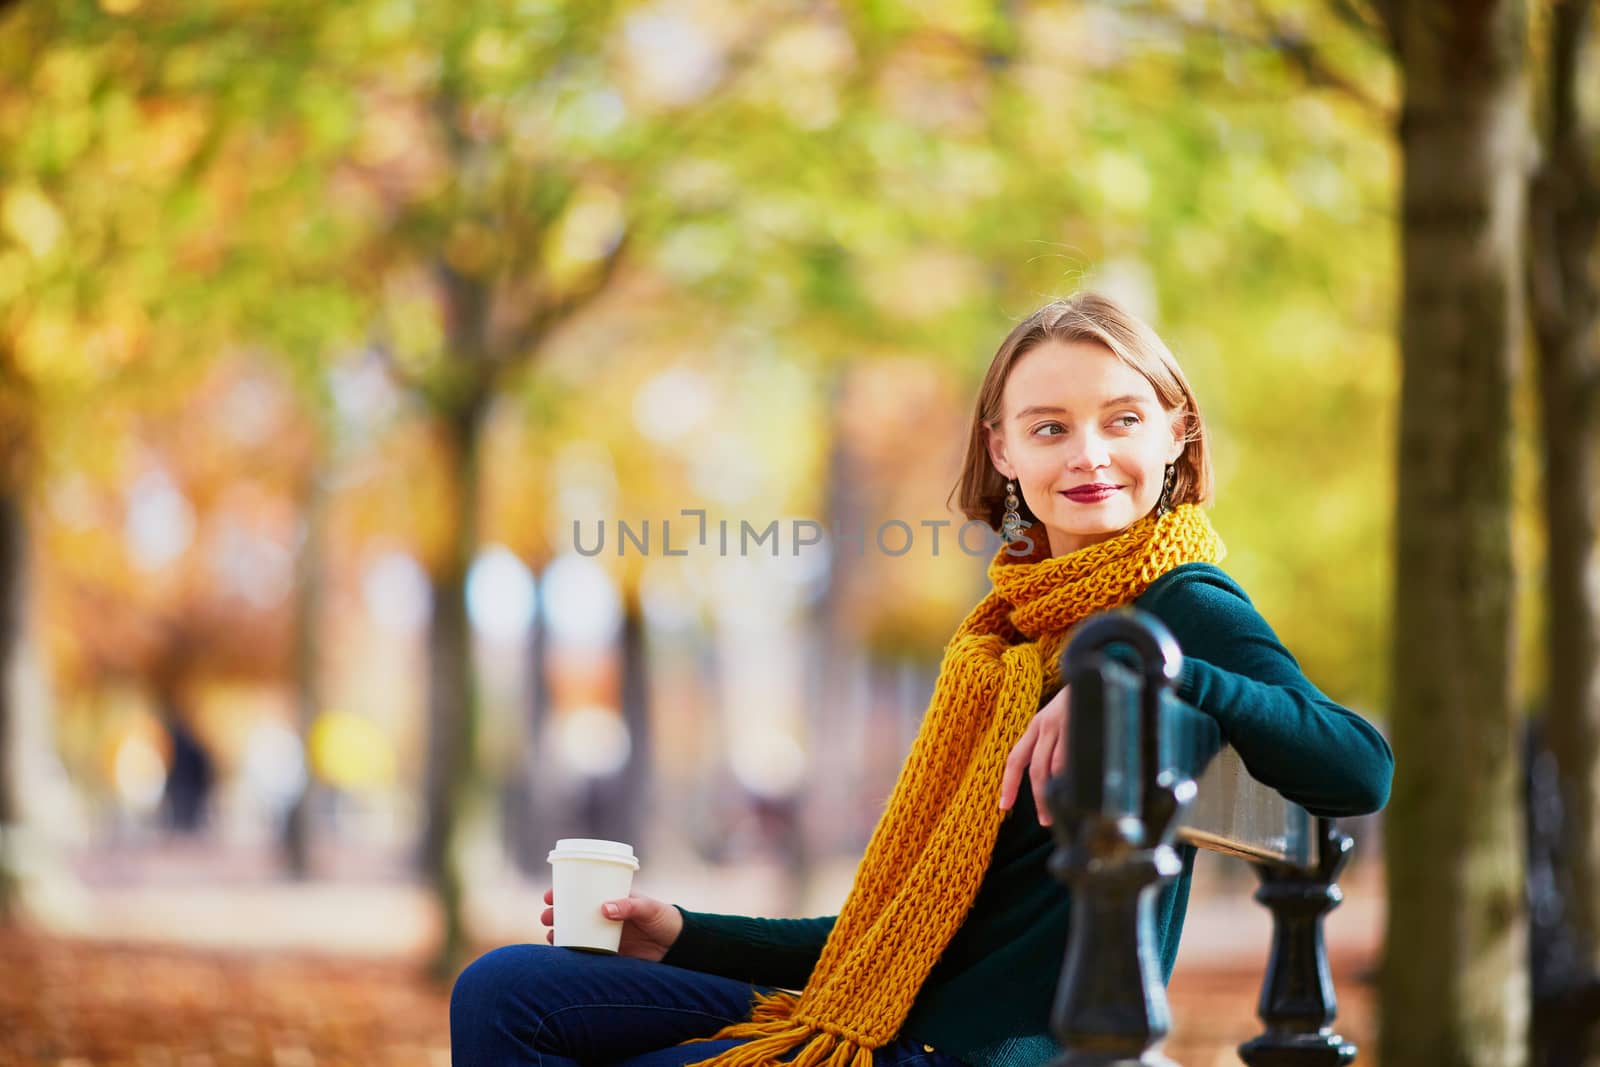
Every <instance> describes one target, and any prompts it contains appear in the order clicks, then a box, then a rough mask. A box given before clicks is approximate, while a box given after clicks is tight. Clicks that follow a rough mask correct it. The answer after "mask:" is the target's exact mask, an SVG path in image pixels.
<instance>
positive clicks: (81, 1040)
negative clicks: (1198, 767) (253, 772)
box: [0, 929, 1372, 1067]
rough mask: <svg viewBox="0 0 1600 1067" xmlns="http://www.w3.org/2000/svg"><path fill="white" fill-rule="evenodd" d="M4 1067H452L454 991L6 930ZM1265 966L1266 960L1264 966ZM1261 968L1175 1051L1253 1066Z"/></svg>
mask: <svg viewBox="0 0 1600 1067" xmlns="http://www.w3.org/2000/svg"><path fill="white" fill-rule="evenodd" d="M0 961H3V963H0V967H3V975H0V978H3V980H0V1067H23V1065H26V1067H36V1065H48V1067H447V1065H448V1064H449V1063H450V1053H449V1047H450V1034H449V1010H448V1009H449V993H448V991H447V990H446V989H444V988H443V987H441V986H437V985H433V984H431V983H429V982H428V981H427V980H426V979H425V978H424V977H423V976H422V972H421V967H420V965H419V964H417V963H413V962H407V961H372V960H349V959H340V958H325V957H318V956H308V955H264V954H245V953H226V952H217V951H200V950H194V949H187V948H182V947H177V946H165V945H147V944H114V943H105V942H91V941H76V940H69V939H64V938H58V937H51V936H47V935H43V934H39V933H36V932H29V931H25V930H16V929H12V930H5V929H0ZM1264 962H1265V961H1263V963H1264ZM1340 962H1341V961H1335V968H1334V973H1335V975H1336V977H1337V980H1338V986H1339V994H1340V998H1341V999H1340V1019H1339V1025H1338V1029H1339V1030H1340V1032H1341V1033H1343V1034H1344V1036H1345V1037H1346V1038H1349V1039H1350V1040H1353V1041H1355V1042H1357V1043H1358V1044H1360V1045H1362V1046H1363V1051H1364V1055H1363V1056H1362V1057H1361V1060H1358V1061H1357V1062H1358V1063H1359V1062H1362V1061H1366V1062H1372V1050H1371V1049H1370V1047H1367V1046H1369V1045H1370V1042H1371V1040H1372V1027H1371V997H1370V993H1369V989H1368V987H1367V986H1366V985H1364V984H1362V983H1360V982H1358V981H1356V978H1357V970H1358V968H1357V966H1355V965H1345V966H1340ZM1260 981H1261V972H1260V970H1258V969H1239V968H1230V969H1194V970H1186V969H1185V968H1183V967H1182V966H1181V965H1180V966H1179V968H1178V972H1177V973H1176V974H1175V975H1174V978H1173V983H1172V988H1171V999H1172V1010H1173V1015H1174V1019H1175V1026H1174V1030H1173V1035H1172V1038H1171V1039H1170V1040H1169V1041H1168V1042H1167V1045H1166V1052H1167V1054H1168V1055H1169V1056H1171V1057H1172V1058H1173V1059H1174V1060H1176V1061H1177V1062H1178V1063H1180V1064H1182V1065H1183V1067H1223V1065H1233V1064H1237V1063H1238V1062H1239V1060H1238V1057H1237V1055H1236V1054H1235V1052H1234V1049H1235V1046H1237V1045H1238V1044H1239V1042H1241V1041H1244V1040H1247V1039H1248V1038H1250V1037H1252V1036H1254V1035H1255V1034H1257V1033H1259V1032H1260V1031H1261V1024H1260V1022H1259V1021H1258V1020H1257V1019H1256V1017H1255V1009H1256V998H1257V996H1258V994H1259V988H1260Z"/></svg>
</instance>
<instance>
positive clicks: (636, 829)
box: [603, 583, 654, 842]
mask: <svg viewBox="0 0 1600 1067" xmlns="http://www.w3.org/2000/svg"><path fill="white" fill-rule="evenodd" d="M619 644H620V653H621V660H622V663H621V667H622V670H621V674H622V685H621V693H620V699H619V701H618V703H619V704H620V707H621V711H622V724H623V725H624V726H626V727H627V729H628V742H629V744H628V762H627V763H626V764H624V765H623V767H622V770H621V771H620V772H619V774H618V775H617V776H616V778H615V779H614V780H613V781H612V782H610V783H608V792H609V793H610V794H611V798H610V803H609V804H608V805H607V807H608V808H609V812H608V815H607V820H606V824H607V825H606V827H603V829H606V832H608V833H614V834H615V835H616V839H617V840H619V841H631V842H638V840H639V833H640V831H641V829H642V823H643V814H644V811H645V806H646V798H647V797H648V796H649V795H650V771H651V767H652V766H653V765H654V760H653V759H652V758H651V753H650V749H651V731H650V646H649V642H648V641H647V640H646V639H645V625H644V605H643V604H642V603H641V602H640V599H639V589H638V585H637V583H635V584H633V585H632V586H631V587H630V588H627V589H624V590H623V591H622V633H621V635H620V638H619Z"/></svg>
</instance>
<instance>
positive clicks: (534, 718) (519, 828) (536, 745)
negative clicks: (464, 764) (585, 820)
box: [501, 564, 555, 878]
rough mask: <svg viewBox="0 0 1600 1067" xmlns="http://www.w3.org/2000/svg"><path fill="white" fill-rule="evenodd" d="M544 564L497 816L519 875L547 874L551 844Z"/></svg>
mask: <svg viewBox="0 0 1600 1067" xmlns="http://www.w3.org/2000/svg"><path fill="white" fill-rule="evenodd" d="M545 573H546V572H545V568H544V567H543V566H539V565H537V564H536V565H535V577H534V611H533V617H532V618H531V619H530V620H528V690H527V699H528V705H527V715H526V717H525V718H524V720H523V734H522V749H521V751H520V752H519V753H518V754H517V760H516V764H515V770H514V771H513V772H512V774H511V778H510V780H509V781H508V782H507V783H506V787H505V790H504V792H503V796H504V806H503V810H502V813H501V814H502V820H503V822H504V825H505V848H506V853H507V855H509V856H510V857H511V860H512V862H513V863H515V864H516V867H517V869H518V870H519V871H521V872H522V873H523V874H526V875H531V876H534V877H536V878H545V877H548V876H549V870H550V868H549V867H548V866H547V864H546V859H545V857H546V855H547V854H548V853H549V851H550V848H551V847H552V846H553V845H554V843H555V842H554V839H553V838H547V833H546V825H547V823H548V821H549V820H548V818H547V814H546V809H547V807H548V804H547V801H548V800H549V796H550V791H549V790H548V789H545V788H543V786H544V779H543V777H542V775H541V773H540V768H541V767H542V766H544V764H545V760H544V734H545V722H546V721H547V720H548V718H549V715H550V676H549V669H548V668H549V659H550V656H549V646H550V636H549V630H548V629H547V628H546V626H545V618H544V614H545V613H544V598H545V590H544V580H545Z"/></svg>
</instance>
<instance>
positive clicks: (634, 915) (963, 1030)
mask: <svg viewBox="0 0 1600 1067" xmlns="http://www.w3.org/2000/svg"><path fill="white" fill-rule="evenodd" d="M1210 490H1211V467H1210V460H1209V457H1208V455H1207V451H1206V432H1205V424H1204V423H1203V422H1202V420H1201V417H1200V408H1199V405H1198V404H1197V403H1196V402H1195V398H1194V395H1193V393H1192V392H1191V391H1190V389H1189V385H1188V383H1187V382H1186V381H1185V380H1184V376H1183V372H1182V371H1181V370H1180V369H1179V367H1178V364H1177V362H1176V361H1175V360H1174V359H1173V357H1172V354H1171V353H1170V352H1169V351H1168V350H1167V347H1166V346H1165V345H1164V344H1163V343H1162V342H1161V340H1160V338H1158V337H1157V336H1156V335H1155V333H1154V332H1153V331H1152V330H1151V329H1150V328H1149V327H1148V326H1146V325H1145V324H1144V323H1142V322H1140V321H1139V320H1138V319H1136V318H1135V317H1133V316H1132V315H1130V314H1128V313H1127V312H1126V311H1124V310H1123V309H1121V308H1120V307H1118V306H1117V305H1116V304H1114V303H1113V302H1112V301H1110V300H1107V299H1106V298H1104V297H1101V296H1097V295H1094V294H1091V293H1080V294H1078V295H1076V296H1074V297H1072V298H1071V299H1068V300H1062V301H1056V302H1054V303H1051V304H1049V305H1048V306H1046V307H1044V308H1041V309H1040V310H1039V311H1037V312H1035V313H1034V314H1033V315H1030V316H1029V317H1028V318H1027V319H1026V320H1025V321H1023V322H1022V323H1021V324H1019V325H1018V326H1017V327H1016V328H1015V329H1014V330H1012V331H1011V333H1010V335H1009V336H1008V337H1007V338H1006V339H1005V341H1004V342H1003V343H1002V344H1001V345H1000V348H999V351H998V352H997V353H996V354H995V357H994V361H993V362H992V363H991V364H990V367H989V371H988V374H987V376H986V377H985V378H984V382H983V386H982V389H981V390H980V392H979V394H978V403H977V411H976V413H975V415H974V418H973V423H972V432H971V438H970V441H969V443H968V449H967V458H966V463H965V466H964V470H963V472H962V475H961V480H960V482H959V483H958V485H957V486H956V489H955V493H954V494H953V495H955V496H957V497H958V499H959V503H960V506H961V509H962V511H964V512H965V513H966V514H967V515H968V516H970V517H972V518H977V519H981V520H983V521H986V522H988V523H989V524H990V525H992V526H993V527H994V528H995V529H997V530H1000V531H1001V533H1002V535H1003V536H1005V537H1007V539H1008V540H1007V543H1006V545H1004V546H1003V547H1002V548H1001V549H1000V550H999V551H998V552H997V553H996V555H995V558H994V560H993V562H991V563H990V565H989V577H990V580H991V581H992V583H993V589H992V590H991V591H990V592H989V593H988V594H987V595H986V596H985V597H984V598H983V599H982V600H981V601H980V602H979V603H978V604H977V606H976V607H974V608H973V609H972V611H971V612H970V613H969V614H968V616H967V618H966V619H965V620H964V621H963V622H962V623H961V625H960V626H959V627H958V628H957V629H956V632H955V634H954V636H953V637H952V638H951V640H950V643H949V645H948V646H947V647H946V649H945V655H944V659H943V662H942V664H941V666H940V671H939V679H938V682H937V684H936V685H935V687H934V693H933V698H932V700H931V701H930V703H929V706H928V710H927V713H926V715H925V716H924V718H923V722H922V726H921V728H920V730H919V733H918V735H917V738H916V741H915V742H914V744H913V745H912V749H911V753H910V755H909V756H908V757H907V759H906V762H905V765H904V767H903V768H902V770H901V772H900V779H899V781H898V783H897V784H896V786H895V790H894V793H893V795H892V796H891V797H890V800H889V804H888V807H887V810H886V811H885V812H884V814H883V816H882V818H881V819H880V820H879V823H878V826H877V829H876V830H875V831H874V832H873V835H872V839H871V841H870V842H869V844H868V846H867V851H866V854H865V855H864V856H863V858H862V860H861V864H860V866H859V867H858V869H857V872H856V878H855V884H854V885H853V886H852V888H851V890H850V894H849V896H848V898H847V899H846V900H845V903H844V906H843V908H842V909H841V910H840V912H839V914H838V915H837V916H828V917H823V918H815V919H758V918H747V917H743V916H729V915H709V914H701V913H696V912H691V911H684V910H682V909H680V908H677V907H673V906H669V905H666V904H663V903H662V902H660V901H657V900H652V899H650V898H648V897H644V896H633V897H630V898H629V899H626V900H618V901H614V902H611V903H608V904H607V905H605V908H604V910H605V911H606V913H607V914H608V915H610V916H611V917H612V918H618V919H621V920H623V923H624V926H623V937H622V947H621V952H620V954H619V955H618V956H614V957H613V956H594V955H588V954H585V953H581V952H573V951H566V950H561V949H555V948H550V947H547V946H543V945H538V946H534V945H520V946H510V947H506V948H501V949H497V950H495V951H494V952H491V953H489V954H488V955H486V956H484V957H483V958H482V959H480V960H478V961H477V962H476V963H474V964H473V965H472V966H471V967H469V968H467V970H466V971H465V972H464V973H463V974H462V975H461V978H460V979H459V980H458V981H457V983H456V987H455V992H454V995H453V996H452V998H451V1005H450V1027H451V1043H452V1049H453V1053H454V1061H455V1064H456V1067H504V1065H510V1064H544V1065H569V1064H574V1063H583V1064H627V1065H628V1067H678V1065H683V1064H693V1063H698V1062H701V1061H711V1062H714V1063H716V1064H718V1065H719V1067H747V1065H760V1064H775V1063H784V1062H788V1063H793V1064H797V1065H799V1067H818V1065H822V1064H826V1065H829V1067H846V1065H848V1067H873V1065H877V1067H893V1065H900V1064H905V1065H909V1064H926V1065H927V1067H943V1065H949V1064H956V1063H966V1064H970V1065H973V1067H1027V1065H1032V1064H1043V1063H1045V1062H1047V1061H1048V1060H1050V1059H1051V1058H1053V1057H1054V1056H1055V1055H1056V1053H1057V1052H1058V1051H1059V1050H1058V1049H1057V1047H1056V1045H1055V1043H1054V1042H1053V1041H1052V1040H1051V1038H1050V1036H1049V1020H1050V1008H1051V1002H1052V998H1053V995H1054V991H1055V986H1056V980H1057V977H1058V975H1059V971H1060V967H1061V960H1062V954H1063V950H1064V947H1065V944H1066V936H1067V927H1068V914H1069V910H1070V905H1071V901H1070V899H1069V897H1068V895H1067V894H1066V893H1065V892H1064V891H1063V889H1062V888H1061V886H1060V885H1059V884H1058V883H1057V882H1056V881H1055V880H1054V879H1052V877H1051V876H1050V874H1049V873H1048V871H1047V869H1046V862H1047V860H1048V858H1049V856H1050V853H1051V851H1052V848H1053V842H1052V840H1051V836H1050V833H1049V831H1047V830H1046V829H1044V827H1045V826H1046V825H1048V823H1049V821H1050V820H1049V814H1048V812H1047V811H1046V810H1045V806H1044V803H1043V800H1044V790H1045V784H1046V782H1047V781H1048V779H1049V777H1050V776H1051V775H1052V774H1054V773H1056V772H1057V771H1059V770H1061V768H1062V767H1063V766H1064V765H1065V751H1064V747H1063V746H1064V744H1065V737H1066V731H1065V722H1066V711H1067V691H1066V689H1065V688H1064V687H1063V686H1062V684H1061V681H1060V679H1059V678H1058V677H1056V674H1057V662H1058V660H1059V659H1060V654H1061V651H1062V650H1063V649H1064V648H1065V646H1066V642H1067V638H1068V635H1069V633H1070V632H1071V629H1072V627H1073V626H1074V625H1075V624H1076V623H1077V622H1079V621H1080V620H1082V619H1084V618H1086V617H1088V616H1089V615H1092V614H1094V613H1096V612H1099V611H1103V610H1106V609H1108V608H1113V607H1116V606H1118V605H1122V604H1136V605H1138V606H1139V607H1140V608H1142V609H1144V610H1146V611H1149V612H1151V613H1152V614H1154V615H1156V616H1157V617H1158V618H1160V619H1161V620H1162V621H1163V622H1165V623H1166V624H1167V626H1168V627H1169V628H1170V629H1171V630H1172V632H1173V634H1174V635H1175V636H1176V638H1177V639H1178V642H1179V645H1180V646H1181V647H1182V649H1183V652H1184V661H1183V672H1182V675H1181V677H1180V679H1179V681H1178V687H1177V691H1178V696H1179V697H1180V698H1181V699H1182V700H1184V701H1185V702H1186V703H1188V704H1190V705H1191V706H1193V707H1194V708H1196V709H1198V710H1199V711H1200V712H1202V713H1204V714H1207V715H1209V716H1211V717H1212V718H1214V719H1215V720H1216V722H1217V724H1218V726H1219V727H1220V730H1221V734H1222V736H1223V738H1224V739H1225V740H1226V741H1228V742H1229V743H1230V744H1232V745H1233V747H1234V748H1235V750H1236V751H1237V752H1238V753H1239V755H1240V757H1241V758H1242V759H1243V760H1244V762H1245V764H1246V766H1247V767H1248V768H1249V770H1250V772H1251V774H1252V775H1254V776H1255V777H1256V778H1258V779H1260V780H1261V781H1263V782H1265V783H1267V784H1268V785H1271V786H1273V787H1275V788H1277V789H1278V790H1279V791H1280V792H1282V793H1283V794H1284V795H1285V796H1287V797H1289V798H1290V799H1292V800H1295V801H1297V802H1298V803H1300V804H1302V805H1304V806H1305V807H1306V808H1308V809H1310V810H1311V811H1312V812H1313V813H1315V814H1318V815H1330V816H1338V815H1355V814H1360V813H1364V812H1369V811H1375V810H1377V809H1378V808H1380V807H1382V806H1383V804H1384V802H1385V800H1386V799H1387V798H1388V793H1389V782H1390V776H1391V773H1392V771H1393V766H1394V758H1393V755H1392V754H1391V752H1390V750H1389V746H1388V744H1387V743H1386V742H1385V741H1384V739H1383V737H1382V736H1381V735H1380V734H1379V733H1378V732H1377V731H1376V730H1375V729H1373V727H1372V726H1371V725H1369V724H1368V723H1367V722H1365V721H1364V720H1363V719H1361V718H1360V717H1359V716H1358V715H1356V714H1354V713H1353V712H1351V711H1349V710H1347V709H1345V708H1343V707H1340V706H1339V705H1338V704H1336V703H1334V702H1333V701H1332V700H1330V699H1328V697H1326V696H1325V695H1323V694H1322V693H1321V692H1320V691H1319V690H1318V689H1317V688H1316V687H1315V686H1314V685H1312V684H1311V683H1310V682H1309V681H1307V680H1306V678H1305V676H1304V675H1303V674H1301V672H1300V668H1299V666H1298V665H1297V664H1296V662H1295V660H1294V658H1293V657H1292V656H1291V655H1290V654H1289V652H1288V651H1287V650H1286V649H1285V648H1284V647H1283V645H1281V644H1280V643H1279V642H1278V640H1277V638H1276V637H1275V636H1274V635H1273V632H1272V630H1271V628H1270V627H1269V626H1268V625H1267V623H1266V622H1265V620H1263V619H1262V617H1261V616H1260V615H1259V614H1258V613H1257V612H1256V610H1255V608H1254V607H1252V606H1251V603H1250V600H1249V598H1248V597H1247V596H1246V595H1245V593H1244V590H1242V589H1241V588H1240V587H1239V586H1238V584H1237V583H1236V582H1234V581H1233V579H1231V578H1229V577H1228V575H1227V574H1226V573H1224V572H1223V571H1222V570H1220V569H1219V568H1218V567H1217V566H1216V564H1217V563H1218V562H1220V561H1221V559H1222V556H1223V546H1222V543H1221V541H1220V540H1219V539H1218V537H1217V535H1216V533H1215V532H1214V531H1213V530H1212V528H1211V524H1210V522H1209V521H1208V519H1207V518H1206V515H1205V513H1204V512H1203V511H1202V510H1201V509H1200V505H1201V504H1203V503H1206V502H1207V500H1208V498H1209V496H1210ZM1181 854H1182V856H1183V860H1184V866H1183V873H1182V875H1181V876H1180V877H1179V878H1178V879H1177V880H1176V881H1175V882H1174V883H1173V884H1172V885H1169V886H1168V887H1167V888H1166V889H1165V890H1164V891H1163V892H1162V894H1161V897H1160V900H1159V904H1158V908H1157V915H1158V933H1159V939H1160V948H1161V962H1162V967H1163V975H1164V976H1167V977H1170V975H1171V972H1172V966H1173V963H1174V962H1175V961H1176V958H1177V950H1178V938H1179V934H1180V933H1181V930H1182V926H1183V913H1184V908H1185V905H1186V902H1187V899H1188V889H1189V879H1190V874H1191V871H1192V865H1193V860H1194V851H1193V849H1192V848H1188V847H1185V848H1183V849H1182V850H1181ZM545 900H546V902H547V903H549V902H551V898H550V896H549V894H546V896H545ZM558 903H559V902H557V904H558ZM552 916H553V908H551V909H547V910H546V911H545V914H544V919H545V922H546V923H547V924H548V923H550V922H551V921H552ZM788 990H800V991H801V992H799V993H791V992H787V991H788ZM685 1042H688V1043H687V1044H685Z"/></svg>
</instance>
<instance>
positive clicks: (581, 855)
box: [548, 837, 639, 870]
mask: <svg viewBox="0 0 1600 1067" xmlns="http://www.w3.org/2000/svg"><path fill="white" fill-rule="evenodd" d="M548 859H549V861H550V862H551V863H554V862H555V861H556V860H602V861H605V862H607V863H620V864H622V865H623V866H625V867H631V868H632V869H634V870H638V869H639V860H638V859H637V858H636V857H635V856H634V854H633V846H632V845H630V844H627V843H626V842H623V841H603V840H601V839H600V838H597V837H563V838H561V839H560V840H559V841H557V842H556V847H555V849H554V850H553V851H552V852H551V853H550V855H549V857H548Z"/></svg>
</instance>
